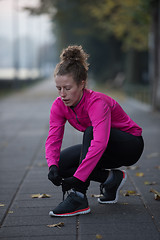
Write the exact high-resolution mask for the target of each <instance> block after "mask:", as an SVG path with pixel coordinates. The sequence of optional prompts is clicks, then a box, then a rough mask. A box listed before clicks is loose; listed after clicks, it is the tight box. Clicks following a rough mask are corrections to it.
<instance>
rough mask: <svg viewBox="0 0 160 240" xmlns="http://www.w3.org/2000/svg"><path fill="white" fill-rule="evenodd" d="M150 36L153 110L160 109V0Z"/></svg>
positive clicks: (155, 6)
mask: <svg viewBox="0 0 160 240" xmlns="http://www.w3.org/2000/svg"><path fill="white" fill-rule="evenodd" d="M153 4H154V6H153V12H152V26H151V32H150V37H149V56H150V57H149V77H150V81H151V86H152V88H151V95H152V108H153V110H160V0H155V1H154V3H153Z"/></svg>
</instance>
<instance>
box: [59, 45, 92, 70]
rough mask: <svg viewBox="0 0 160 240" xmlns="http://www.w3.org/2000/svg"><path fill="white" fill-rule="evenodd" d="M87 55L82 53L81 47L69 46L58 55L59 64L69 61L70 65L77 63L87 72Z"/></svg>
mask: <svg viewBox="0 0 160 240" xmlns="http://www.w3.org/2000/svg"><path fill="white" fill-rule="evenodd" d="M88 57H89V55H88V54H87V53H85V52H84V50H83V49H82V46H77V45H75V46H69V47H67V48H66V49H64V50H63V51H62V53H61V55H60V60H61V63H63V62H65V61H69V62H71V63H74V62H79V63H80V64H82V65H83V66H84V67H85V69H86V70H88V66H89V64H88V63H87V59H88Z"/></svg>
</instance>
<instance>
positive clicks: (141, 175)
mask: <svg viewBox="0 0 160 240" xmlns="http://www.w3.org/2000/svg"><path fill="white" fill-rule="evenodd" d="M136 176H137V177H143V176H144V173H143V172H137V173H136Z"/></svg>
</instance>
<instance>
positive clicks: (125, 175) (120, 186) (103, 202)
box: [98, 170, 127, 204]
mask: <svg viewBox="0 0 160 240" xmlns="http://www.w3.org/2000/svg"><path fill="white" fill-rule="evenodd" d="M123 173H124V178H123V179H122V182H121V184H120V185H119V187H118V189H117V192H116V198H115V199H114V200H113V201H101V200H100V198H98V202H99V203H101V204H107V203H108V204H110V203H111V204H112V203H117V201H118V194H119V190H120V189H121V188H122V187H123V185H124V183H125V181H126V179H127V173H126V171H125V170H123Z"/></svg>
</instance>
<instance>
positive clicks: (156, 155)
mask: <svg viewBox="0 0 160 240" xmlns="http://www.w3.org/2000/svg"><path fill="white" fill-rule="evenodd" d="M159 155H160V154H159V153H158V152H153V153H151V154H148V155H147V158H154V157H158V156H159Z"/></svg>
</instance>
